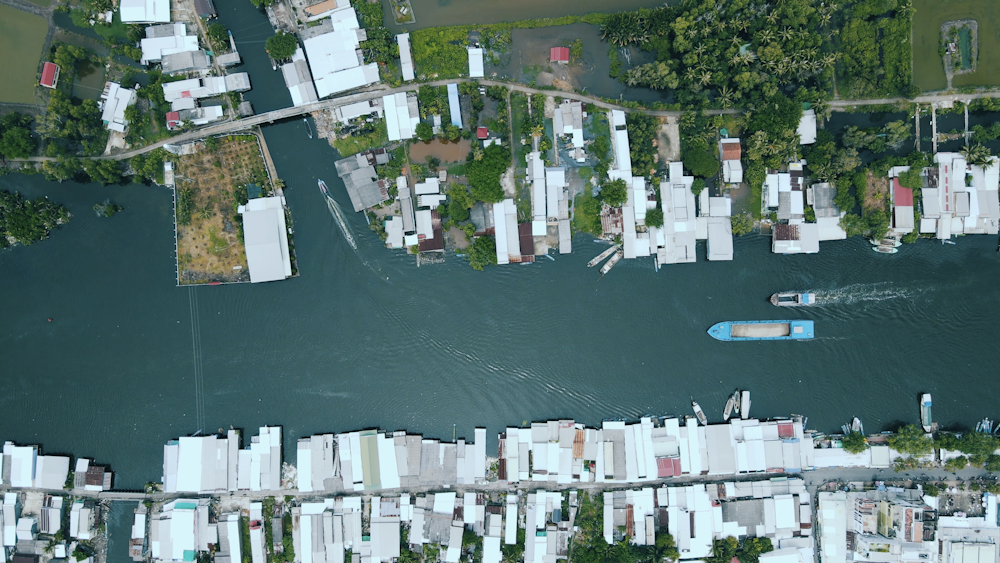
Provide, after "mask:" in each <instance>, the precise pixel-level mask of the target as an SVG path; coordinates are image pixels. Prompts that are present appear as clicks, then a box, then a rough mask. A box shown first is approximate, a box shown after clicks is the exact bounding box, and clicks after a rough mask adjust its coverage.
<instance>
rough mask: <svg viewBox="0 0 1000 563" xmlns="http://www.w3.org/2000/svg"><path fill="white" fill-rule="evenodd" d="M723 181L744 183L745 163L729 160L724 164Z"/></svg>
mask: <svg viewBox="0 0 1000 563" xmlns="http://www.w3.org/2000/svg"><path fill="white" fill-rule="evenodd" d="M722 181H724V182H727V183H730V184H739V183H740V182H742V181H743V163H741V162H740V161H738V160H727V161H725V162H723V163H722Z"/></svg>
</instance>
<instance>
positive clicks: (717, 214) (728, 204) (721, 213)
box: [702, 192, 733, 261]
mask: <svg viewBox="0 0 1000 563" xmlns="http://www.w3.org/2000/svg"><path fill="white" fill-rule="evenodd" d="M702 193H704V192H702ZM708 207H709V217H708V242H707V245H706V246H707V250H708V253H707V254H708V259H709V260H711V261H716V260H732V259H733V224H732V221H731V220H730V216H731V215H732V214H733V200H731V199H729V198H728V197H710V198H708Z"/></svg>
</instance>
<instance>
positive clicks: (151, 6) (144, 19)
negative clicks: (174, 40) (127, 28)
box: [120, 0, 170, 23]
mask: <svg viewBox="0 0 1000 563" xmlns="http://www.w3.org/2000/svg"><path fill="white" fill-rule="evenodd" d="M120 15H121V20H122V23H169V22H170V0H122V1H121V11H120Z"/></svg>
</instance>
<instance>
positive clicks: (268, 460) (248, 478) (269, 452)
mask: <svg viewBox="0 0 1000 563" xmlns="http://www.w3.org/2000/svg"><path fill="white" fill-rule="evenodd" d="M251 201H256V200H251ZM244 217H245V215H244ZM244 220H245V219H244ZM245 228H246V227H244V229H245ZM252 274H253V270H252V269H251V275H252ZM237 463H238V465H237V471H236V488H237V490H244V491H245V490H251V491H277V490H279V489H281V427H280V426H262V427H261V428H260V434H259V435H257V436H254V437H252V438H251V439H250V447H249V448H247V449H245V450H240V452H239V454H238V457H237Z"/></svg>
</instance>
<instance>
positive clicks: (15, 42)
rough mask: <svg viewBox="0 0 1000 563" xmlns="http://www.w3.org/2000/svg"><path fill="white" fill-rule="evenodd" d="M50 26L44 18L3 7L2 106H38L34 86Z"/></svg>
mask: <svg viewBox="0 0 1000 563" xmlns="http://www.w3.org/2000/svg"><path fill="white" fill-rule="evenodd" d="M47 31H48V24H47V23H46V22H45V19H44V18H42V17H41V16H36V15H34V14H29V13H28V12H22V11H21V10H18V9H15V8H11V7H10V6H5V5H0V56H2V57H3V61H4V63H3V65H0V102H7V103H17V104H34V103H37V101H38V100H37V99H36V98H35V84H36V83H37V81H38V68H39V67H38V63H39V61H40V58H41V54H42V45H43V44H44V43H45V34H46V32H47Z"/></svg>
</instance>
